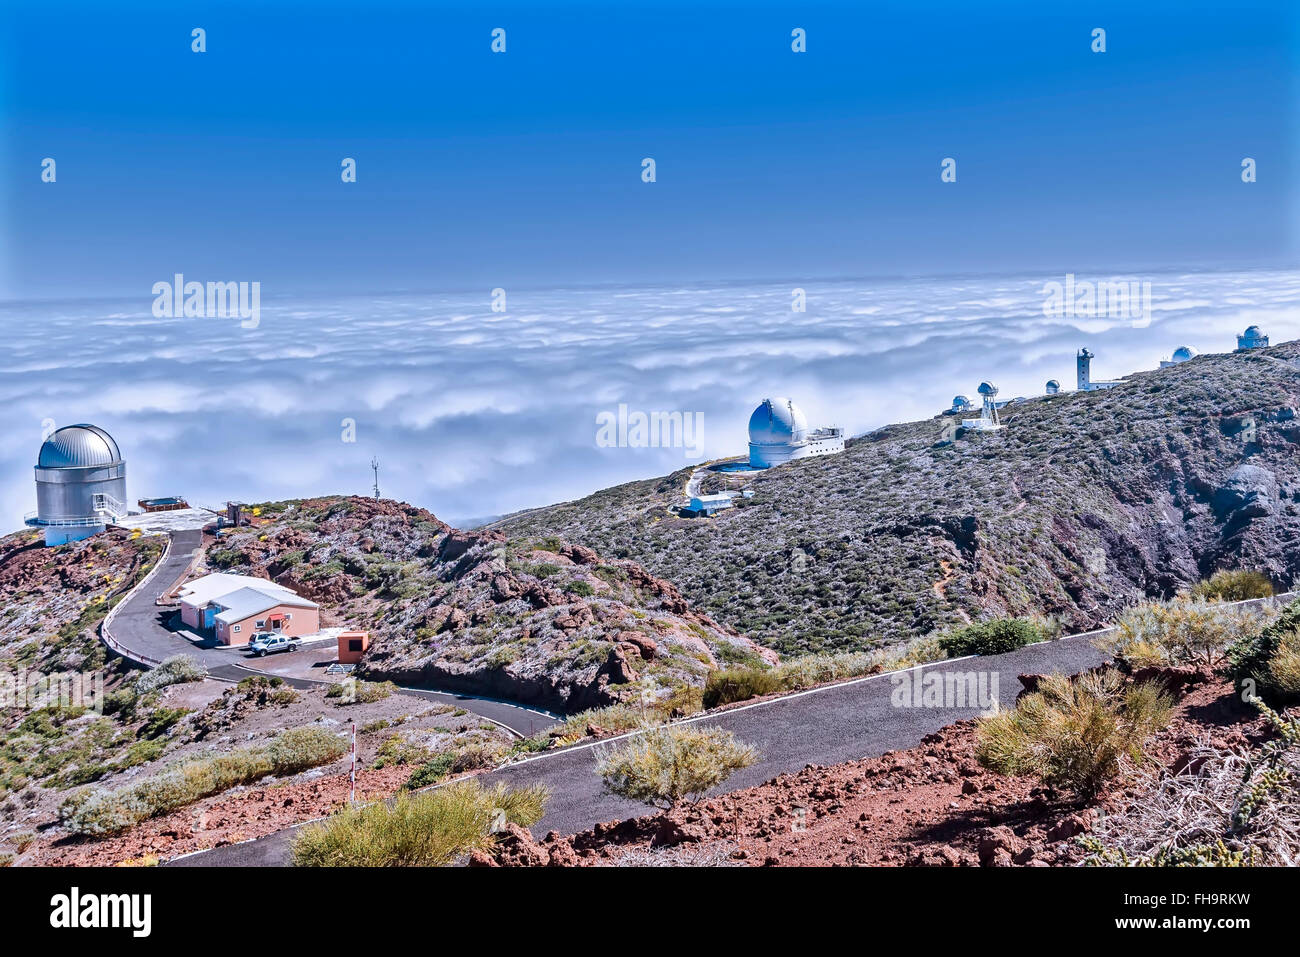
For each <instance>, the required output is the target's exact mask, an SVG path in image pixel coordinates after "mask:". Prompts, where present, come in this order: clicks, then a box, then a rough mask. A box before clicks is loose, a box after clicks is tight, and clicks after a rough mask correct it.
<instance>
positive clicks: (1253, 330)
mask: <svg viewBox="0 0 1300 957" xmlns="http://www.w3.org/2000/svg"><path fill="white" fill-rule="evenodd" d="M1267 348H1268V336H1266V335H1264V332H1263V330H1261V329H1260V328H1259V326H1247V327H1246V331H1245V332H1243V333H1242V334H1241V335H1239V336H1237V351H1238V352H1245V351H1246V350H1247V349H1267Z"/></svg>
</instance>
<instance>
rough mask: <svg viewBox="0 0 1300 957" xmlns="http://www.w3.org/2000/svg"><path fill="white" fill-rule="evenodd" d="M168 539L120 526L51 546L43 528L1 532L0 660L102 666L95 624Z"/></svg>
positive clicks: (40, 666) (49, 666) (1, 664)
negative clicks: (2, 535) (6, 533)
mask: <svg viewBox="0 0 1300 957" xmlns="http://www.w3.org/2000/svg"><path fill="white" fill-rule="evenodd" d="M164 544H165V540H164V539H162V538H159V537H156V536H141V535H140V534H139V533H137V532H127V531H124V530H121V529H114V530H112V531H109V532H105V533H103V534H100V535H96V536H94V537H92V538H88V539H84V540H83V541H80V542H72V543H70V544H67V545H61V546H59V547H58V548H46V547H45V546H44V542H43V539H42V536H41V534H40V533H39V532H30V531H25V532H16V533H14V534H13V535H6V536H4V537H2V538H0V668H4V669H5V670H10V671H13V670H17V669H18V668H20V667H21V668H28V669H30V670H32V671H41V672H51V671H88V670H93V669H95V668H97V667H99V666H101V665H102V664H103V662H104V660H105V655H104V651H103V647H102V646H101V645H100V643H99V639H98V637H97V636H96V634H95V628H96V626H97V625H98V623H99V621H100V620H101V619H102V618H103V617H104V616H105V615H106V614H107V613H108V611H109V609H110V608H112V607H113V605H114V604H115V603H116V602H117V601H119V600H121V598H122V597H123V596H124V595H125V594H126V593H127V592H128V591H129V590H130V589H131V588H132V587H133V586H134V585H135V583H136V582H137V581H139V580H140V579H141V578H143V577H144V576H145V575H146V574H147V573H148V571H149V569H150V568H152V567H153V564H154V562H155V561H157V559H158V557H159V556H160V555H161V554H162V551H163V546H164Z"/></svg>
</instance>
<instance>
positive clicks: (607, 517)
mask: <svg viewBox="0 0 1300 957" xmlns="http://www.w3.org/2000/svg"><path fill="white" fill-rule="evenodd" d="M1297 407H1300V343H1288V344H1285V345H1281V346H1276V347H1274V348H1272V349H1266V350H1258V351H1255V352H1251V353H1247V354H1240V355H1206V356H1201V357H1199V358H1196V359H1194V360H1192V361H1191V362H1187V363H1183V364H1181V365H1178V366H1175V367H1171V368H1168V369H1162V370H1158V371H1150V372H1141V373H1137V374H1135V375H1133V376H1131V377H1130V378H1129V379H1128V380H1127V381H1126V382H1125V383H1124V384H1123V385H1121V386H1120V387H1118V388H1115V389H1112V390H1109V391H1105V392H1093V393H1088V394H1080V393H1069V394H1061V395H1058V396H1055V397H1052V398H1038V399H1032V400H1029V401H1026V402H1023V403H1018V404H1015V405H1011V406H1008V407H1006V408H1005V409H1004V410H1003V421H1004V422H1005V424H1006V428H1005V429H1003V430H1002V431H1000V432H996V433H966V434H963V433H962V432H961V430H960V429H955V428H954V427H955V426H958V425H960V423H959V422H957V421H956V420H953V419H950V418H943V417H941V418H936V419H932V420H927V421H922V422H912V423H908V424H904V425H897V426H891V427H888V428H885V429H882V430H879V431H877V432H875V433H872V434H871V435H870V436H868V437H864V438H862V439H859V440H857V441H855V442H852V443H850V446H849V448H848V450H847V451H845V452H844V453H843V454H842V455H837V456H831V457H827V458H817V459H814V460H809V461H804V462H796V463H793V464H790V465H787V466H783V467H780V468H776V469H772V470H770V471H768V472H766V473H760V474H758V475H757V476H756V477H755V479H754V481H753V485H752V487H753V488H754V490H755V493H756V494H755V495H754V497H753V499H750V500H746V501H743V502H742V503H741V506H740V507H737V508H734V509H732V510H730V511H728V512H723V513H721V514H719V515H718V516H717V517H715V518H713V519H684V518H678V517H677V516H676V515H675V514H674V513H673V512H672V511H671V510H670V505H671V503H672V502H673V501H674V500H677V499H680V496H681V490H682V487H683V485H684V483H685V480H686V477H687V473H686V472H680V473H677V474H674V475H671V476H668V477H666V478H663V479H656V480H652V481H645V482H637V483H632V484H629V485H623V486H619V487H617V488H612V489H607V490H605V491H603V492H599V493H597V494H595V495H592V496H590V497H588V498H585V499H581V500H579V501H575V502H570V503H566V504H563V505H557V506H554V507H551V508H546V509H539V510H536V511H533V512H529V513H526V514H522V515H519V516H516V517H515V518H513V519H509V520H507V521H506V522H504V523H503V524H502V527H503V528H504V529H505V530H506V531H507V532H508V533H509V534H515V535H534V536H536V535H557V536H561V537H563V538H565V539H567V540H569V541H572V542H576V543H580V544H582V545H585V546H587V547H590V548H594V549H596V550H598V551H600V552H601V553H602V554H604V555H606V556H609V557H612V558H627V559H633V560H635V561H637V562H639V563H640V564H642V565H644V566H645V567H646V568H647V569H649V570H650V572H651V573H653V574H655V575H658V576H662V577H663V578H665V579H667V580H669V581H671V582H673V583H674V584H675V585H676V586H677V587H678V588H680V589H681V591H682V593H683V594H684V595H685V596H686V597H687V599H689V600H690V601H691V602H692V603H693V604H694V605H695V606H696V607H698V608H700V609H701V610H702V611H705V612H707V613H708V614H710V615H713V616H714V617H715V618H717V619H718V620H719V621H721V622H723V623H725V624H728V625H731V626H733V627H735V628H738V629H741V630H743V631H744V632H745V633H746V634H747V635H749V636H750V637H752V638H754V639H755V640H757V641H759V642H761V643H763V644H766V645H768V646H769V647H772V648H776V649H779V650H781V651H782V652H797V651H817V650H828V649H848V648H863V647H870V646H874V645H877V644H880V643H889V642H893V641H897V640H899V639H901V638H904V637H908V636H913V635H916V634H922V633H926V632H929V631H931V630H934V629H936V628H942V627H945V626H949V625H953V624H959V623H962V622H964V621H966V620H969V619H977V618H981V617H986V616H994V615H999V616H1000V615H1022V614H1033V613H1042V614H1048V615H1054V616H1058V617H1059V618H1060V619H1062V620H1063V622H1064V623H1065V624H1066V625H1067V626H1068V627H1070V628H1072V629H1077V628H1085V627H1089V626H1092V625H1096V624H1098V623H1099V622H1102V621H1104V620H1106V619H1108V618H1110V617H1111V616H1113V615H1114V614H1115V612H1116V611H1117V609H1119V608H1120V607H1122V606H1123V605H1125V604H1127V603H1129V602H1131V601H1133V600H1134V599H1137V598H1140V597H1144V596H1151V597H1154V596H1168V595H1169V594H1170V593H1172V592H1174V591H1175V590H1177V589H1179V588H1180V587H1182V586H1185V585H1187V584H1189V583H1191V582H1195V581H1197V580H1199V579H1201V578H1202V577H1205V576H1206V575H1208V574H1209V573H1211V572H1213V571H1215V570H1217V569H1219V568H1229V567H1248V568H1256V569H1260V570H1262V571H1264V572H1265V573H1267V574H1268V575H1269V576H1270V577H1271V578H1272V579H1273V580H1274V583H1275V584H1276V585H1279V586H1289V585H1290V583H1291V580H1292V578H1293V577H1294V576H1295V575H1296V573H1297V571H1300V454H1298V453H1300V419H1298V418H1297V411H1296V410H1297Z"/></svg>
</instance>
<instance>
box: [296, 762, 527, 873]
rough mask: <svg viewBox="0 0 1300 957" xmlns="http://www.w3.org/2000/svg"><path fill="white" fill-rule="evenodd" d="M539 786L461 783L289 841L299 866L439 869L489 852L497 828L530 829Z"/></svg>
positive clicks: (347, 815)
mask: <svg viewBox="0 0 1300 957" xmlns="http://www.w3.org/2000/svg"><path fill="white" fill-rule="evenodd" d="M546 798H547V792H546V789H545V788H543V787H530V788H523V789H520V790H515V791H512V790H509V789H507V788H506V787H505V785H503V784H497V785H496V786H494V787H492V788H484V787H483V786H482V785H480V784H478V783H477V782H475V781H460V782H456V783H454V784H449V785H447V786H446V787H442V788H438V789H437V790H434V791H426V792H424V793H421V794H410V793H402V794H399V795H398V796H397V798H396V799H395V800H394V801H393V802H392V803H387V802H380V803H378V804H371V805H369V806H366V807H357V808H348V809H346V810H344V811H341V812H340V813H338V814H336V815H334V816H333V817H330V818H328V819H326V820H324V821H321V822H320V823H318V824H313V825H311V826H309V827H307V828H305V829H304V830H303V832H302V834H301V835H299V837H298V838H297V839H296V840H295V841H294V843H293V862H294V864H295V865H296V866H298V867H440V866H443V865H446V864H451V863H454V862H455V861H456V860H458V859H459V858H461V857H463V856H464V855H466V854H468V853H469V852H470V851H474V850H482V849H486V848H488V847H490V846H491V845H492V843H493V842H494V841H495V835H494V833H493V830H494V828H499V826H500V824H501V823H504V822H509V823H511V824H518V825H519V826H521V827H528V826H530V825H532V824H535V823H536V822H537V821H538V820H540V818H541V816H542V811H543V810H544V809H545V806H546Z"/></svg>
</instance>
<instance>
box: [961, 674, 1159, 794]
mask: <svg viewBox="0 0 1300 957" xmlns="http://www.w3.org/2000/svg"><path fill="white" fill-rule="evenodd" d="M1172 707H1173V702H1172V700H1171V699H1170V698H1169V697H1168V696H1167V695H1166V694H1165V693H1164V691H1163V690H1162V689H1161V687H1160V686H1159V685H1157V684H1155V683H1154V682H1141V683H1137V684H1126V682H1125V680H1124V678H1123V676H1122V675H1120V674H1118V673H1117V672H1114V671H1103V672H1088V673H1085V674H1082V675H1079V676H1078V678H1076V679H1075V680H1071V679H1069V678H1067V677H1065V676H1064V675H1059V674H1058V675H1049V676H1048V677H1047V678H1046V679H1045V680H1044V681H1043V683H1042V686H1041V687H1040V689H1039V690H1038V691H1036V692H1034V693H1033V694H1028V695H1025V697H1023V698H1021V699H1020V701H1019V702H1018V703H1017V704H1016V706H1015V708H1013V709H1011V710H1009V711H1001V712H998V713H997V714H995V715H992V716H991V717H988V718H984V719H983V720H981V721H980V724H979V730H978V734H977V744H976V748H975V756H976V758H977V759H978V760H979V762H980V764H982V765H983V766H984V767H986V768H990V769H992V770H994V771H998V772H1000V773H1002V774H1032V775H1035V776H1036V777H1038V778H1040V779H1041V780H1042V781H1043V782H1045V783H1046V784H1049V785H1051V786H1052V787H1059V788H1063V789H1066V790H1070V791H1073V792H1075V793H1076V794H1079V795H1081V796H1083V797H1085V798H1092V797H1095V796H1096V795H1097V793H1098V792H1099V791H1100V790H1101V788H1102V787H1103V786H1104V785H1105V784H1106V782H1107V781H1109V780H1110V779H1111V778H1113V777H1116V776H1118V775H1119V774H1120V772H1121V771H1122V764H1123V761H1124V760H1125V759H1128V760H1130V761H1132V762H1133V763H1138V762H1139V761H1141V760H1142V745H1143V742H1145V741H1146V739H1147V738H1148V737H1149V736H1150V735H1151V734H1152V733H1154V732H1155V731H1157V730H1159V729H1160V728H1162V727H1164V726H1165V725H1166V724H1167V723H1168V721H1169V713H1170V710H1171V709H1172Z"/></svg>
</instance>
